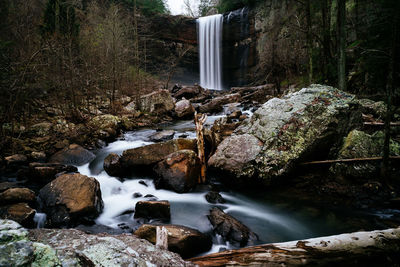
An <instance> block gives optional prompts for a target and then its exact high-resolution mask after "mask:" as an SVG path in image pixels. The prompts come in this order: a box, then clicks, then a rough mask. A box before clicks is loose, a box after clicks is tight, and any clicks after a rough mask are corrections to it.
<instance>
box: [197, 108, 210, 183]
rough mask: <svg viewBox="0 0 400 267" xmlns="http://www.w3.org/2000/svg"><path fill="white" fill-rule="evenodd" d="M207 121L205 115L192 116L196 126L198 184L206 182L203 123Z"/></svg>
mask: <svg viewBox="0 0 400 267" xmlns="http://www.w3.org/2000/svg"><path fill="white" fill-rule="evenodd" d="M206 120H207V115H206V114H201V113H200V114H197V112H196V113H195V114H194V121H195V124H196V135H197V149H198V156H199V159H200V166H201V169H200V177H199V183H205V182H206V170H207V167H206V154H205V151H204V123H205V122H206Z"/></svg>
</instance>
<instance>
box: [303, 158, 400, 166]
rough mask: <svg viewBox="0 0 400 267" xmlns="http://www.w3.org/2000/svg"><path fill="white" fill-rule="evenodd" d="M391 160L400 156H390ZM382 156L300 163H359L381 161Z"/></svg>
mask: <svg viewBox="0 0 400 267" xmlns="http://www.w3.org/2000/svg"><path fill="white" fill-rule="evenodd" d="M389 159H390V160H399V159H400V156H390V157H389ZM380 160H382V157H370V158H353V159H330V160H316V161H309V162H303V163H301V164H300V165H315V164H333V163H357V162H365V161H380Z"/></svg>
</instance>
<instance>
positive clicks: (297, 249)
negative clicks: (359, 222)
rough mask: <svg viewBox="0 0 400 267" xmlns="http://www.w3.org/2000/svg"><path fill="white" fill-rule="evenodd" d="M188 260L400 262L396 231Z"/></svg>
mask: <svg viewBox="0 0 400 267" xmlns="http://www.w3.org/2000/svg"><path fill="white" fill-rule="evenodd" d="M189 261H191V262H193V263H195V264H197V265H199V266H294V265H307V266H327V265H329V266H331V265H332V264H338V265H337V266H343V265H345V266H356V265H357V266H384V264H389V265H390V266H392V265H398V263H399V262H400V228H395V229H387V230H381V231H379V230H378V231H371V232H355V233H350V234H341V235H334V236H327V237H319V238H311V239H306V240H301V241H291V242H284V243H275V244H266V245H260V246H252V247H247V248H242V249H238V250H228V251H224V252H219V253H214V254H209V255H205V256H201V257H196V258H192V259H189Z"/></svg>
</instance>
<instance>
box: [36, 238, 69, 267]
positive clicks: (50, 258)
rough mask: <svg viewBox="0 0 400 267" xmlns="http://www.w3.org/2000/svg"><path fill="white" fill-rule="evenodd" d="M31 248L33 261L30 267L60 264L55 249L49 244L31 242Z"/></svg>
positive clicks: (47, 266) (52, 266)
mask: <svg viewBox="0 0 400 267" xmlns="http://www.w3.org/2000/svg"><path fill="white" fill-rule="evenodd" d="M33 248H34V252H33V256H34V261H33V262H32V265H31V266H32V267H42V266H46V267H56V266H62V265H61V262H60V260H59V259H58V257H57V254H56V251H55V250H54V249H53V248H51V247H50V246H48V245H45V244H41V243H33Z"/></svg>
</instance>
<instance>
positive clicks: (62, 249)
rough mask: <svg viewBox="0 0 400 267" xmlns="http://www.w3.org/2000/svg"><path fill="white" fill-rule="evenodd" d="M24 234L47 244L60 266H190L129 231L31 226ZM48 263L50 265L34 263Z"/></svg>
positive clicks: (175, 255)
mask: <svg viewBox="0 0 400 267" xmlns="http://www.w3.org/2000/svg"><path fill="white" fill-rule="evenodd" d="M28 238H29V239H30V240H32V241H35V242H42V243H45V244H48V246H50V247H51V248H52V249H53V250H55V251H56V255H57V257H58V259H59V262H61V263H62V266H194V265H192V264H191V263H188V262H185V261H184V260H183V259H182V258H181V257H180V256H179V255H178V254H175V253H173V252H170V251H168V250H163V249H159V248H156V247H155V246H154V245H153V244H151V243H150V242H148V241H146V240H143V239H139V238H138V237H136V236H135V235H132V234H120V235H109V234H86V233H84V232H82V231H79V230H76V229H34V230H31V231H29V235H28ZM38 266H52V265H38Z"/></svg>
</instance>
